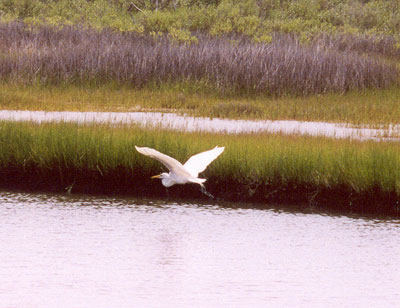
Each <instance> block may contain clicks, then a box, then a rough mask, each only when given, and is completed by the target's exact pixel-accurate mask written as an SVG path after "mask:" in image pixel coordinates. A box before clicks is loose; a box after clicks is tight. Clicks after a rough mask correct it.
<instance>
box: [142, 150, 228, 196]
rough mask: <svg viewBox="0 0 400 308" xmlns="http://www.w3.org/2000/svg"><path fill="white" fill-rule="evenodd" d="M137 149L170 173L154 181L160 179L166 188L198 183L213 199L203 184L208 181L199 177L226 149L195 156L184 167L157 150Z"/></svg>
mask: <svg viewBox="0 0 400 308" xmlns="http://www.w3.org/2000/svg"><path fill="white" fill-rule="evenodd" d="M135 148H136V150H137V151H138V152H139V153H141V154H143V155H146V156H149V157H151V158H154V159H156V160H158V161H159V162H161V163H162V164H163V165H164V166H165V167H167V168H168V170H169V173H166V172H164V173H161V174H159V175H155V176H152V177H151V178H153V179H155V178H160V179H161V182H162V184H163V185H164V186H165V187H170V186H172V185H175V184H186V183H196V184H199V185H200V187H201V190H202V192H203V193H205V194H207V195H208V196H210V197H212V196H211V195H210V194H209V193H208V192H207V191H206V190H205V187H204V184H203V183H204V182H205V181H206V179H201V178H199V177H198V176H199V173H200V172H203V171H204V170H205V169H206V168H207V166H208V165H209V164H210V163H211V162H212V161H213V160H215V159H216V158H217V157H218V156H219V155H220V154H221V153H222V152H223V151H224V149H225V147H218V146H216V147H215V148H214V149H212V150H209V151H205V152H202V153H199V154H196V155H193V156H192V157H190V158H189V159H188V161H187V162H186V163H185V164H184V165H182V164H181V163H180V162H179V161H177V160H176V159H175V158H172V157H170V156H168V155H165V154H163V153H160V152H158V151H157V150H154V149H151V148H146V147H137V146H135Z"/></svg>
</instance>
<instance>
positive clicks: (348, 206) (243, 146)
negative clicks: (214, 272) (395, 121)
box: [0, 122, 400, 215]
mask: <svg viewBox="0 0 400 308" xmlns="http://www.w3.org/2000/svg"><path fill="white" fill-rule="evenodd" d="M134 145H139V146H149V147H153V148H156V149H158V150H160V151H161V152H164V153H166V154H168V155H171V156H173V157H176V158H177V159H178V160H180V161H182V162H183V161H185V160H186V159H187V158H188V157H190V156H191V155H193V154H195V153H197V152H200V151H203V150H207V149H210V148H212V147H214V146H215V145H220V146H225V147H226V150H225V152H224V153H223V154H222V155H221V156H220V157H219V158H218V159H217V160H216V161H214V162H213V163H212V164H211V165H210V166H209V168H208V169H207V170H206V172H205V174H204V176H205V177H206V178H208V181H207V182H206V186H207V189H208V190H209V191H210V192H211V193H212V194H214V195H215V196H216V197H217V198H218V199H222V200H233V201H250V202H262V203H266V202H296V203H301V204H304V205H306V206H307V205H310V204H312V205H314V206H322V207H323V206H326V207H334V208H341V209H344V210H346V211H364V212H368V211H369V212H373V211H374V212H378V213H390V214H394V215H398V214H399V210H400V208H399V203H398V202H399V201H400V150H399V147H398V145H397V144H394V143H384V142H379V143H377V142H354V141H351V142H350V141H348V140H334V139H324V138H311V137H299V136H290V137H288V136H280V135H269V134H259V135H238V136H232V135H222V134H208V133H180V132H172V131H167V130H145V129H141V128H138V127H134V126H121V127H115V126H114V127H111V126H108V125H78V124H67V123H61V124H54V123H53V124H41V125H37V124H32V123H12V122H2V123H0V185H1V186H2V187H19V188H25V189H41V190H43V189H44V190H55V191H65V190H71V191H72V192H96V193H107V194H109V193H112V194H130V195H148V196H165V194H166V192H165V188H164V187H163V186H162V185H161V183H160V182H159V181H155V180H151V179H150V176H152V175H155V174H158V173H159V172H160V171H161V170H162V169H163V167H162V166H161V165H160V163H158V162H157V161H155V160H153V159H151V158H148V157H145V156H143V155H140V154H139V153H137V152H136V151H135V150H134ZM170 195H171V196H178V197H190V198H205V196H203V195H202V194H201V193H200V191H199V188H198V187H197V186H196V185H186V186H179V185H177V186H174V187H172V188H171V189H170Z"/></svg>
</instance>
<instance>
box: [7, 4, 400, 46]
mask: <svg viewBox="0 0 400 308" xmlns="http://www.w3.org/2000/svg"><path fill="white" fill-rule="evenodd" d="M0 13H1V18H2V19H3V20H5V21H10V20H16V19H18V20H22V21H24V22H26V23H31V24H50V25H60V24H64V25H71V24H83V25H87V26H90V27H92V28H97V29H104V28H112V29H115V30H119V31H135V32H138V33H151V34H152V35H159V34H169V35H170V36H171V37H174V38H176V39H177V40H181V41H182V40H183V41H195V40H196V38H195V36H193V35H192V33H193V32H203V33H209V34H212V35H221V34H244V35H248V36H250V37H252V38H254V39H255V40H257V41H267V42H268V41H270V40H271V34H273V33H276V32H280V33H294V34H296V35H300V36H301V38H302V39H303V40H304V41H308V40H310V38H311V37H312V36H314V35H319V34H320V33H322V32H324V33H330V34H374V35H390V36H395V37H396V38H397V39H398V38H399V33H400V22H399V20H400V4H399V2H398V1H381V0H294V1H293V0H261V1H259V0H239V1H234V0H181V1H177V0H165V1H161V0H160V1H155V0H136V1H130V0H92V1H87V0H57V1H56V0H3V1H2V2H1V3H0Z"/></svg>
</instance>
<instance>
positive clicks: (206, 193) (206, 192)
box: [200, 184, 214, 199]
mask: <svg viewBox="0 0 400 308" xmlns="http://www.w3.org/2000/svg"><path fill="white" fill-rule="evenodd" d="M200 187H201V192H202V193H203V194H205V195H206V196H207V197H210V198H212V199H214V196H213V195H212V194H210V193H209V192H208V191H207V190H206V187H205V186H204V185H203V184H200Z"/></svg>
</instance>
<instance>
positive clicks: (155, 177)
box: [151, 172, 169, 179]
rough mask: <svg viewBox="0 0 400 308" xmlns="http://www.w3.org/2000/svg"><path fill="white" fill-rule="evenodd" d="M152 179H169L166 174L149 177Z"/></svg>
mask: <svg viewBox="0 0 400 308" xmlns="http://www.w3.org/2000/svg"><path fill="white" fill-rule="evenodd" d="M151 178H152V179H167V178H169V174H168V173H166V172H163V173H161V174H157V175H154V176H152V177H151Z"/></svg>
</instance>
